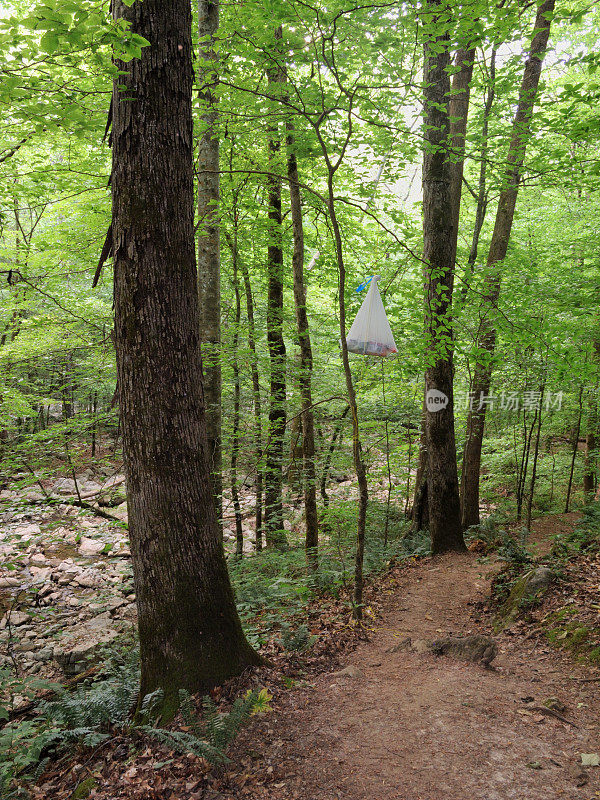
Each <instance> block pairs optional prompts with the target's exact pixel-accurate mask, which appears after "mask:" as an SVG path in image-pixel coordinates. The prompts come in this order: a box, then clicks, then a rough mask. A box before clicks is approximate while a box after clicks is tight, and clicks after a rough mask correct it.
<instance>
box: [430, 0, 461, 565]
mask: <svg viewBox="0 0 600 800" xmlns="http://www.w3.org/2000/svg"><path fill="white" fill-rule="evenodd" d="M428 7H429V9H430V10H431V11H432V12H434V14H436V15H437V16H439V15H440V13H441V3H440V2H439V0H430V2H429V3H428ZM448 45H449V37H448V35H447V34H444V35H442V36H440V35H439V34H438V33H434V34H433V35H432V37H431V39H430V40H428V41H426V43H425V67H424V75H423V82H424V86H425V90H424V91H425V98H424V99H425V110H424V123H425V124H424V137H425V150H424V154H423V260H424V262H425V267H424V272H425V301H426V321H425V325H426V329H425V337H426V358H427V368H426V370H425V399H426V410H425V443H426V451H427V502H428V509H429V530H430V534H431V547H432V552H433V553H441V552H445V551H447V550H464V549H465V543H464V540H463V536H462V529H461V525H460V499H459V493H458V472H457V468H456V442H455V438H454V397H453V377H454V376H453V372H454V370H453V345H452V329H451V325H452V323H451V309H452V305H451V304H452V290H453V284H454V259H455V255H456V234H457V210H458V208H457V207H458V202H457V200H456V197H457V194H456V190H454V191H453V189H454V186H453V180H452V179H453V177H454V175H455V174H456V170H455V169H454V168H453V167H454V166H455V165H453V164H452V163H451V160H450V156H449V152H448V140H449V136H450V133H451V132H450V116H449V108H448V106H449V101H448V98H449V95H450V78H449V75H448V68H449V67H450V54H449V50H448ZM444 396H445V405H443V404H442V407H439V408H438V407H436V406H435V405H434V404H433V402H432V401H434V400H435V398H436V397H438V398H440V397H441V398H442V399H443V397H444Z"/></svg>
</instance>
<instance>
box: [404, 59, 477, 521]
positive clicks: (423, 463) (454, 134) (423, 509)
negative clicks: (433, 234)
mask: <svg viewBox="0 0 600 800" xmlns="http://www.w3.org/2000/svg"><path fill="white" fill-rule="evenodd" d="M474 60H475V50H474V49H472V48H471V49H466V48H460V49H459V50H458V52H457V54H456V58H455V66H457V67H459V69H458V71H457V72H455V73H454V78H453V80H452V90H451V94H450V100H449V108H448V114H449V116H450V119H449V123H448V124H449V131H450V151H451V152H450V153H449V154H448V158H449V161H450V164H449V180H450V188H449V196H450V208H451V216H450V224H451V229H452V240H451V244H452V253H453V255H452V261H451V263H452V265H453V268H454V263H455V261H456V249H457V244H458V223H459V217H460V198H461V188H462V177H463V171H464V152H465V138H466V131H467V117H468V111H469V95H470V86H471V79H472V77H473V64H474ZM445 102H448V101H447V99H446V98H445ZM426 420H427V410H426V406H425V402H423V413H422V427H421V437H420V447H419V465H418V468H417V475H416V481H415V493H414V499H413V506H412V511H411V518H412V524H411V529H412V530H414V531H417V530H425V529H428V528H429V496H428V491H427V479H428V472H429V459H428V455H427V453H428V451H427V441H426V439H427V437H426V431H425V428H426Z"/></svg>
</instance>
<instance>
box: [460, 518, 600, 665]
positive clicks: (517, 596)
mask: <svg viewBox="0 0 600 800" xmlns="http://www.w3.org/2000/svg"><path fill="white" fill-rule="evenodd" d="M581 514H582V516H581V519H580V520H579V522H578V523H577V524H576V525H575V526H574V527H573V528H572V529H571V530H569V531H567V532H565V533H560V534H557V535H556V536H555V537H554V541H553V544H552V548H551V551H550V553H549V554H548V556H546V557H544V559H543V560H542V561H541V562H534V561H533V559H532V557H531V556H530V555H529V553H528V551H527V549H526V538H525V533H526V531H525V530H523V531H522V537H523V538H522V540H521V541H520V542H519V541H518V540H515V541H514V543H513V545H511V546H510V547H509V548H508V551H507V550H506V549H504V552H505V555H506V556H510V557H509V558H507V564H506V567H505V568H504V569H503V570H502V572H500V573H499V575H498V576H497V577H496V578H495V580H494V582H493V585H492V604H493V607H494V609H495V623H494V626H495V628H496V630H501V629H502V628H503V627H505V626H506V625H509V624H511V623H512V622H514V621H515V620H517V619H519V618H525V619H527V616H528V612H530V611H532V610H533V609H535V608H536V607H537V606H539V604H540V603H541V602H542V601H543V599H544V597H545V596H546V589H545V588H540V589H537V590H535V591H533V590H529V583H528V580H529V578H530V577H531V576H532V574H533V572H534V570H535V568H536V567H537V566H541V565H542V563H543V566H545V567H548V568H549V569H550V570H551V572H552V583H555V582H556V581H558V582H561V581H566V580H568V565H569V564H577V563H581V562H580V561H579V560H580V559H582V558H583V559H585V558H586V556H588V555H593V554H594V553H596V552H598V550H600V504H598V503H594V504H592V505H589V506H586V507H585V508H583V509H582V510H581ZM488 528H489V530H488V531H487V540H489V541H490V543H491V542H493V541H495V542H496V543H498V541H499V540H500V541H502V539H503V538H504V536H503V534H502V535H499V534H497V533H495V532H494V530H495V529H494V525H493V523H490V524H489V525H488ZM473 535H474V536H480V537H481V538H483V539H484V540H485V539H486V532H485V531H484V532H483V533H482V531H481V530H477V531H474V534H473ZM498 536H499V539H498ZM494 537H496V538H494ZM498 552H502V548H500V549H499V550H498ZM584 616H585V614H584ZM532 620H533V621H534V623H535V624H539V625H541V628H542V632H543V635H544V636H545V638H546V639H547V640H548V642H549V643H550V644H551V645H553V646H554V647H557V648H560V649H562V650H566V651H567V652H569V653H570V654H571V655H572V656H573V657H574V658H576V659H577V660H578V661H582V662H586V663H592V664H600V629H599V627H598V626H597V625H593V624H590V622H589V620H583V619H581V608H580V607H578V605H577V603H576V602H570V603H569V604H567V605H565V606H563V607H562V608H558V609H557V610H555V611H552V612H550V613H548V614H546V615H545V616H543V618H542V620H541V621H539V622H535V620H534V618H532Z"/></svg>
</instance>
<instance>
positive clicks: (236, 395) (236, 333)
mask: <svg viewBox="0 0 600 800" xmlns="http://www.w3.org/2000/svg"><path fill="white" fill-rule="evenodd" d="M233 218H234V223H233V224H234V232H233V247H232V251H231V255H232V261H233V291H234V293H235V317H234V321H233V325H234V328H233V424H232V431H231V470H230V487H231V501H232V503H233V513H234V516H235V554H236V557H237V558H241V557H242V556H243V555H244V534H243V528H242V509H241V506H240V495H239V492H238V482H237V460H238V454H239V450H240V367H239V363H238V342H239V338H240V319H241V315H242V305H241V301H240V287H239V286H238V225H237V221H238V213H237V204H236V203H235V202H234V206H233Z"/></svg>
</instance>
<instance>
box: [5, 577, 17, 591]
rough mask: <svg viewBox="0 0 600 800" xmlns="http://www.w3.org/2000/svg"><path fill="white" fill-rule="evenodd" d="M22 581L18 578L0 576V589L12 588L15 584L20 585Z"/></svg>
mask: <svg viewBox="0 0 600 800" xmlns="http://www.w3.org/2000/svg"><path fill="white" fill-rule="evenodd" d="M20 584H21V581H20V580H19V579H18V578H10V577H7V578H0V589H12V588H13V587H14V586H20Z"/></svg>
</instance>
